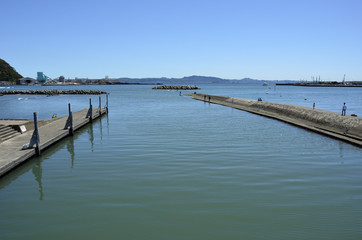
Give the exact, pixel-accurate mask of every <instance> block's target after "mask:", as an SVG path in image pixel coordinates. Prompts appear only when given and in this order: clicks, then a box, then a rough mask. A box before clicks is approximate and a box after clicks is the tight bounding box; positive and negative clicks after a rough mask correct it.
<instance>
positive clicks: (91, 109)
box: [89, 98, 93, 122]
mask: <svg viewBox="0 0 362 240" xmlns="http://www.w3.org/2000/svg"><path fill="white" fill-rule="evenodd" d="M89 112H90V114H89V122H93V107H92V99H91V98H90V99H89Z"/></svg>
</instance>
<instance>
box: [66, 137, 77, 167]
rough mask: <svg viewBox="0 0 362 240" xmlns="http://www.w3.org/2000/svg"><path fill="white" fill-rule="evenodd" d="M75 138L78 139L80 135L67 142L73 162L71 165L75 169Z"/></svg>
mask: <svg viewBox="0 0 362 240" xmlns="http://www.w3.org/2000/svg"><path fill="white" fill-rule="evenodd" d="M74 138H78V135H77V137H75V136H73V137H71V138H70V140H69V141H68V142H67V150H68V152H69V154H70V158H71V160H72V164H71V166H72V168H73V167H74V156H75V154H74Z"/></svg>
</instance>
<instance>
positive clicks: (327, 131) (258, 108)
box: [189, 93, 362, 148]
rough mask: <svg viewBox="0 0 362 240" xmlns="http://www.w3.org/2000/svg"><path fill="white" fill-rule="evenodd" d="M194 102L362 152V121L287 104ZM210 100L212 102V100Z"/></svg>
mask: <svg viewBox="0 0 362 240" xmlns="http://www.w3.org/2000/svg"><path fill="white" fill-rule="evenodd" d="M189 96H191V97H192V98H193V99H195V100H199V101H204V102H210V103H215V104H219V105H224V106H228V107H232V108H236V109H239V110H243V111H247V112H250V113H254V114H258V115H261V116H264V117H269V118H273V119H276V120H279V121H283V122H285V123H288V124H291V125H294V126H297V127H300V128H304V129H307V130H310V131H313V132H316V133H319V134H322V135H325V136H329V137H332V138H335V139H339V140H341V141H344V142H348V143H350V144H353V145H356V146H358V147H361V148H362V117H353V116H347V115H346V116H341V114H340V113H336V112H329V111H325V110H320V109H313V108H309V107H304V106H298V105H291V104H286V103H273V102H265V101H256V100H248V99H242V98H232V97H223V96H215V95H207V94H199V93H193V94H190V95H189ZM209 99H210V100H209Z"/></svg>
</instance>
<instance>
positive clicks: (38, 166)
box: [32, 159, 44, 200]
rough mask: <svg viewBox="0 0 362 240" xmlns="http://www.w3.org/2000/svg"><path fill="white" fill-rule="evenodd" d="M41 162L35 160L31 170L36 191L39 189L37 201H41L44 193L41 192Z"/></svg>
mask: <svg viewBox="0 0 362 240" xmlns="http://www.w3.org/2000/svg"><path fill="white" fill-rule="evenodd" d="M41 162H42V161H41V160H40V159H38V160H36V163H35V165H34V167H33V169H32V172H33V174H34V177H35V181H37V182H38V189H39V194H40V196H39V200H43V198H44V192H43V184H42V177H43V169H42V166H41Z"/></svg>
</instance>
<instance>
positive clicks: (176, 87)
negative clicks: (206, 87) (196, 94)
mask: <svg viewBox="0 0 362 240" xmlns="http://www.w3.org/2000/svg"><path fill="white" fill-rule="evenodd" d="M152 89H158V90H196V89H200V88H198V87H196V86H190V85H168V86H167V85H162V86H157V87H153V88H152Z"/></svg>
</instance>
